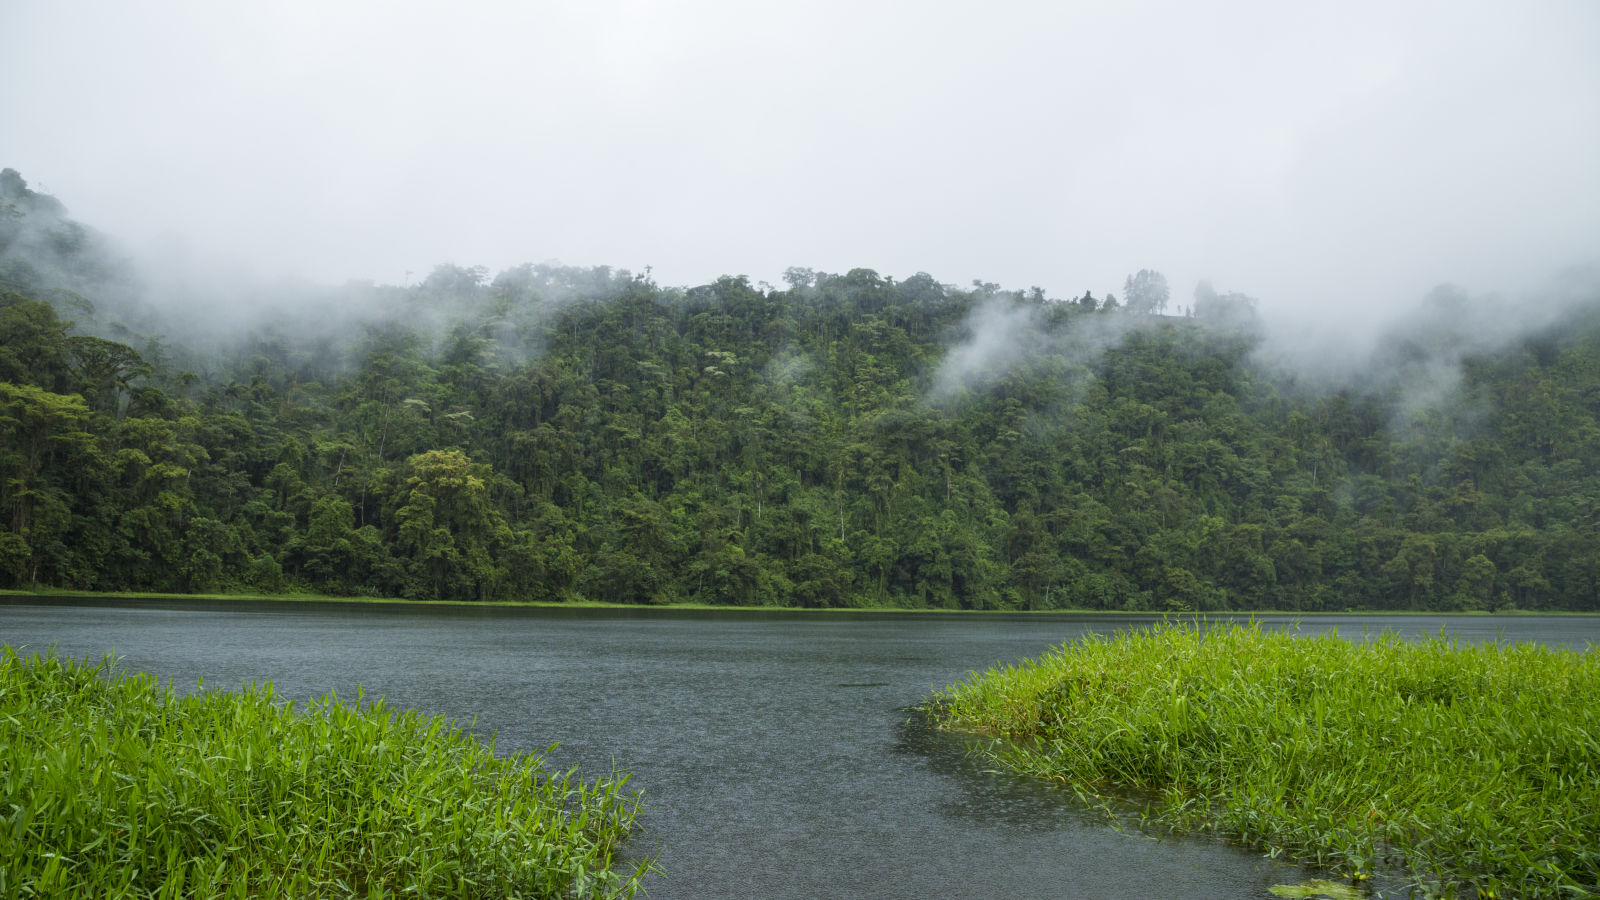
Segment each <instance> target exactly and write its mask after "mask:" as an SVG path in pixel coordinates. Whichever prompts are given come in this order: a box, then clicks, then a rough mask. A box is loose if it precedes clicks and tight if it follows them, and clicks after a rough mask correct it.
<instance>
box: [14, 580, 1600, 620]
mask: <svg viewBox="0 0 1600 900" xmlns="http://www.w3.org/2000/svg"><path fill="white" fill-rule="evenodd" d="M6 598H13V599H18V600H23V601H33V600H38V601H50V600H118V601H140V600H162V601H178V602H184V601H195V602H208V603H228V602H232V601H238V602H251V603H256V602H283V603H348V604H369V605H385V606H419V607H430V606H444V607H457V608H485V607H510V608H524V609H622V610H680V611H689V612H710V611H715V612H764V613H772V612H776V613H785V614H787V613H801V614H808V615H809V614H828V613H840V614H851V613H895V614H904V615H937V616H991V615H1017V614H1026V615H1030V616H1055V617H1060V618H1074V617H1085V616H1087V617H1101V616H1116V617H1118V618H1131V619H1139V618H1145V619H1150V620H1152V621H1157V620H1159V621H1171V620H1175V619H1189V618H1192V619H1197V620H1198V619H1207V618H1211V619H1214V618H1226V617H1230V616H1232V617H1236V618H1254V617H1260V616H1292V617H1294V618H1297V619H1316V618H1321V617H1329V616H1352V615H1354V616H1361V617H1363V618H1368V617H1372V618H1382V617H1389V616H1393V617H1417V616H1426V617H1428V618H1431V619H1458V618H1484V617H1494V616H1518V617H1535V616H1544V617H1566V616H1588V617H1600V612H1579V611H1573V610H1531V609H1517V608H1515V607H1504V608H1501V609H1498V610H1496V611H1494V612H1489V611H1487V610H1474V611H1470V612H1460V611H1451V612H1418V611H1416V610H1405V609H1326V610H1293V609H1283V610H1278V609H1254V610H1251V609H1240V610H1222V611H1217V612H1213V613H1172V612H1156V611H1139V612H1126V611H1123V610H1115V609H1069V608H1060V609H948V608H943V607H939V608H923V607H911V606H892V605H891V606H882V605H872V604H871V603H867V602H865V601H863V602H862V603H861V604H859V605H845V606H826V607H807V606H739V605H737V604H729V603H700V602H696V601H692V600H676V601H673V602H671V603H613V602H611V601H608V600H590V599H572V600H559V601H549V600H406V599H404V598H401V597H368V596H355V597H349V596H334V595H332V594H292V593H291V594H250V593H240V594H219V593H211V594H172V593H156V592H141V591H80V590H73V589H70V588H51V587H40V588H28V589H18V588H0V599H6Z"/></svg>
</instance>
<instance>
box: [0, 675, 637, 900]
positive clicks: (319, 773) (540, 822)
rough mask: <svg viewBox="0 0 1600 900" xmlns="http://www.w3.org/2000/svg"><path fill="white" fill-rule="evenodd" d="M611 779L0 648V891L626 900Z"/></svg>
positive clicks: (327, 703)
mask: <svg viewBox="0 0 1600 900" xmlns="http://www.w3.org/2000/svg"><path fill="white" fill-rule="evenodd" d="M626 782H627V778H626V777H625V776H624V777H615V778H610V779H602V780H598V781H593V782H589V783H584V782H583V781H581V780H580V779H579V778H578V777H577V776H576V774H575V773H574V772H571V771H568V772H550V771H547V770H545V769H544V768H543V767H542V766H541V759H540V757H539V756H537V755H533V756H518V757H512V758H501V757H497V756H496V755H495V753H494V749H493V747H492V746H491V745H486V744H484V743H481V742H479V741H478V740H476V739H474V738H473V737H472V736H470V735H468V734H466V733H464V732H462V731H460V730H459V729H457V728H456V727H454V726H453V725H451V724H450V723H449V722H448V721H447V720H445V719H443V718H438V717H435V718H427V717H423V716H421V715H418V714H416V713H413V712H397V711H394V710H391V709H389V708H387V707H385V706H384V705H383V703H382V702H381V701H380V702H376V703H363V702H361V700H360V698H358V699H357V701H356V702H355V703H354V704H347V703H342V702H340V701H339V700H338V699H337V698H335V697H333V696H331V695H330V696H329V697H327V698H324V699H321V700H317V701H313V702H311V703H310V704H307V705H306V706H305V707H304V708H301V709H297V708H296V706H295V704H294V703H293V702H282V701H280V700H279V699H278V698H276V697H275V696H274V695H273V691H272V687H271V685H268V686H267V687H264V688H256V687H248V688H245V689H244V690H242V691H238V692H208V693H196V694H191V695H188V696H177V695H175V694H174V692H173V690H172V688H171V687H170V686H168V687H165V688H163V687H161V686H160V685H159V684H158V682H157V681H156V679H155V678H153V677H152V676H149V675H127V674H124V673H121V672H119V671H117V670H116V669H115V668H114V666H113V664H112V662H111V661H110V660H105V661H102V662H100V663H99V664H89V663H88V662H83V663H79V662H74V661H71V660H62V659H59V658H57V657H56V656H55V655H54V654H53V653H51V654H47V655H45V656H42V657H41V656H31V657H29V658H26V659H24V658H21V657H19V656H18V654H17V653H16V652H15V651H14V650H12V649H11V648H10V647H5V648H4V649H3V654H0V897H3V898H14V897H160V898H182V897H196V898H199V897H240V898H242V897H285V896H292V897H389V896H396V895H406V896H420V897H496V898H499V897H626V896H631V895H633V894H634V893H635V891H636V890H637V889H638V884H639V879H640V877H641V876H642V875H643V874H644V872H645V871H646V870H648V868H649V864H648V863H640V864H634V865H631V866H629V865H623V864H621V863H620V862H619V861H618V859H617V856H616V854H617V852H618V845H619V842H620V841H621V840H622V839H623V838H624V837H625V836H626V835H627V834H628V831H629V829H630V827H631V825H632V824H633V822H634V820H635V816H636V815H637V812H638V804H637V797H636V796H635V795H634V794H632V793H631V792H628V791H627V790H626Z"/></svg>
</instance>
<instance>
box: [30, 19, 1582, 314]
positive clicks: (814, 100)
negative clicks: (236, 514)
mask: <svg viewBox="0 0 1600 900" xmlns="http://www.w3.org/2000/svg"><path fill="white" fill-rule="evenodd" d="M0 31H3V32H4V33H5V35H6V37H5V45H6V49H5V52H4V54H0V166H9V167H12V168H16V169H18V170H19V171H21V172H22V174H23V176H24V177H25V178H27V179H28V180H29V182H30V184H31V185H32V186H33V187H34V188H36V189H41V190H44V191H47V192H50V193H53V194H55V195H56V196H58V197H59V198H60V199H61V200H62V201H63V202H65V203H66V204H67V206H68V208H69V209H70V211H71V213H72V214H73V215H74V216H75V217H76V218H78V219H80V220H82V221H84V222H87V223H88V224H91V225H94V226H96V227H99V228H100V229H101V230H103V231H107V232H110V233H111V234H112V235H114V236H116V237H118V238H119V239H121V240H123V241H124V242H126V243H127V245H128V246H130V247H131V248H133V249H136V250H144V249H148V248H152V247H154V248H165V252H169V253H170V252H173V251H174V249H175V248H177V249H179V250H184V252H188V253H190V254H192V255H194V256H198V257H210V256H212V255H223V256H227V257H232V258H235V259H240V260H244V261H247V262H248V263H249V264H250V265H251V266H253V267H254V268H255V269H256V270H258V271H260V272H262V273H263V274H277V273H280V272H289V273H296V274H300V275H305V276H309V277H311V278H314V279H317V280H321V281H331V282H342V281H345V280H348V279H372V280H376V281H379V282H388V283H399V282H401V281H403V280H405V279H406V277H407V273H408V272H409V273H411V276H410V277H411V279H412V280H416V279H418V278H420V277H422V276H423V275H424V274H426V272H427V271H428V270H429V269H431V268H432V267H433V266H434V265H435V264H437V263H441V262H454V263H457V264H460V265H475V264H481V265H485V266H487V267H489V269H490V270H491V272H492V271H497V270H498V269H500V268H503V267H506V266H510V265H515V264H517V263H521V262H544V261H550V260H560V261H562V262H565V263H568V264H573V265H611V266H615V267H619V268H626V269H630V270H632V271H635V272H638V271H642V270H643V269H644V268H645V267H646V266H650V267H653V273H654V277H655V278H656V280H657V281H658V282H660V283H662V284H666V285H692V284H698V283H702V282H705V281H709V280H711V279H714V278H715V277H717V276H718V275H722V274H744V275H748V276H750V277H751V278H752V279H753V280H755V281H763V280H765V281H769V282H772V283H774V284H781V274H782V272H783V270H784V269H785V268H787V267H789V266H807V267H811V268H815V269H819V270H824V271H830V272H843V271H846V270H848V269H851V268H854V267H857V266H865V267H868V268H873V269H876V270H878V271H879V272H880V273H881V274H884V275H888V276H894V277H896V278H904V277H906V276H909V275H912V274H914V273H916V272H918V271H926V272H928V273H930V274H932V275H933V276H934V277H936V278H938V279H939V280H941V281H944V282H946V283H954V284H961V285H965V284H968V283H970V282H971V281H972V280H973V279H982V280H984V281H992V282H998V283H1000V284H1001V285H1002V286H1004V287H1008V288H1026V287H1029V286H1032V285H1039V286H1042V287H1044V288H1045V289H1046V290H1047V291H1048V292H1049V293H1050V294H1051V295H1053V296H1063V297H1064V296H1068V295H1077V294H1081V293H1082V292H1083V291H1084V290H1085V289H1091V290H1093V291H1094V292H1095V294H1096V295H1097V296H1099V295H1103V294H1104V292H1105V291H1107V290H1113V291H1116V292H1117V293H1119V294H1120V293H1121V289H1122V281H1123V278H1124V277H1125V276H1126V275H1127V274H1128V273H1130V272H1132V271H1135V270H1137V269H1140V268H1154V269H1158V270H1161V271H1163V272H1165V273H1166V274H1167V276H1168V279H1169V280H1170V282H1171V284H1172V286H1173V295H1174V297H1173V299H1174V303H1175V304H1187V303H1188V302H1189V300H1190V296H1191V292H1192V289H1193V286H1194V284H1195V282H1196V280H1198V279H1200V278H1209V279H1211V280H1212V281H1213V282H1214V283H1215V285H1216V286H1217V287H1218V288H1219V289H1222V290H1238V291H1243V292H1246V293H1249V294H1252V295H1255V296H1257V297H1259V298H1261V300H1262V304H1263V308H1264V309H1269V310H1274V311H1277V310H1283V309H1293V310H1321V311H1322V312H1323V314H1325V315H1330V317H1332V318H1335V319H1337V318H1348V317H1349V310H1350V309H1352V308H1354V309H1356V310H1358V311H1360V312H1361V313H1362V314H1368V313H1370V312H1372V311H1376V310H1382V309H1384V308H1392V307H1394V306H1396V305H1397V304H1398V305H1405V306H1410V305H1413V304H1414V303H1415V302H1416V300H1417V298H1419V297H1420V296H1421V295H1422V294H1423V293H1424V292H1426V291H1427V290H1428V289H1429V288H1430V287H1432V286H1434V285H1435V284H1438V283H1440V282H1443V281H1451V282H1455V283H1458V284H1461V285H1463V286H1465V287H1467V288H1468V289H1471V290H1474V291H1492V290H1504V291H1511V292H1515V291H1517V290H1519V289H1521V288H1525V287H1530V286H1533V285H1536V284H1538V283H1540V282H1542V281H1544V280H1545V279H1546V278H1547V277H1548V276H1549V275H1551V274H1552V273H1553V272H1554V271H1556V270H1557V269H1560V268H1562V267H1564V266H1569V265H1573V264H1582V263H1594V262H1597V261H1600V3H1597V2H1594V0H1570V2H1558V0H1527V2H1516V0H1500V2H1492V3H1480V2H1463V0H1451V2H1437V3H1420V2H1418V3H1408V2H1394V0H1385V2H1375V3H1369V2H1351V0H1341V2H1336V3H1335V2H1329V3H1320V4H1312V3H1298V2H1281V0H1271V2H1260V3H1253V2H1226V3H1189V2H1169V3H1120V2H1119V3H1110V2H1107V3H1061V2H1034V3H1007V2H989V3H978V2H974V0H967V2H961V3H950V2H928V0H922V2H904V3H898V2H896V3H890V2H881V3H874V2H869V0H854V2H833V0H806V2H774V3H765V2H748V0H747V2H709V0H707V2H659V3H652V2H627V0H584V2H571V3H567V2H561V3H540V2H510V0H506V2H488V0H456V2H451V3H415V2H393V0H384V2H344V0H341V2H325V0H312V2H301V0H273V2H270V3H268V2H256V3H243V2H240V3H233V2H226V3H220V2H214V0H197V2H140V0H118V2H78V0H37V2H35V0H0ZM1335 310H1337V311H1339V312H1338V313H1337V315H1333V313H1332V311H1335Z"/></svg>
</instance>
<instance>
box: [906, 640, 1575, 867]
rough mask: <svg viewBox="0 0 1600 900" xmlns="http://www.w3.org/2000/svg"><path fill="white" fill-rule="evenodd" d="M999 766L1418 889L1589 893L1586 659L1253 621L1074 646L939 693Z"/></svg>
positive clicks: (1154, 818)
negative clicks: (1130, 798) (1123, 797)
mask: <svg viewBox="0 0 1600 900" xmlns="http://www.w3.org/2000/svg"><path fill="white" fill-rule="evenodd" d="M927 708H928V710H929V711H930V712H931V714H932V715H933V717H934V719H935V721H937V722H938V723H940V724H941V726H942V727H946V728H951V729H960V730H967V731H974V732H979V733H986V734H990V735H996V736H1001V737H1004V738H1009V739H1010V740H1005V741H998V742H996V743H995V744H993V745H992V747H991V751H990V752H991V753H993V754H994V755H995V756H996V757H997V758H998V759H999V760H1000V761H1002V762H1003V763H1004V764H1006V765H1007V766H1008V767H1010V768H1012V769H1014V770H1017V771H1021V772H1024V773H1030V774H1034V775H1040V776H1045V777H1049V778H1054V779H1059V780H1062V781H1065V782H1067V783H1068V784H1070V785H1072V786H1073V787H1074V788H1075V789H1077V790H1078V792H1079V793H1080V795H1082V796H1089V795H1091V794H1094V795H1098V794H1100V793H1102V792H1106V791H1111V790H1117V789H1124V790H1126V789H1132V790H1134V791H1137V792H1141V793H1143V794H1144V796H1146V797H1148V798H1150V799H1149V800H1148V806H1147V808H1146V811H1145V814H1146V816H1148V817H1149V821H1151V822H1152V823H1153V824H1156V825H1158V826H1162V827H1166V828H1171V829H1174V830H1179V831H1211V832H1215V833H1218V834H1221V835H1224V836H1226V837H1228V838H1230V839H1233V840H1237V841H1240V842H1242V843H1245V844H1247V845H1251V846H1257V847H1262V848H1266V849H1267V850H1268V851H1269V852H1271V853H1273V854H1275V855H1284V856H1288V857H1291V858H1293V859H1296V860H1298V861H1300V862H1304V863H1309V864H1314V865H1318V866H1323V867H1327V868H1330V869H1334V870H1341V871H1344V872H1346V873H1347V874H1349V875H1350V876H1352V877H1354V878H1356V879H1358V880H1359V879H1362V878H1365V877H1368V876H1370V875H1372V874H1374V873H1382V874H1385V875H1395V876H1398V877H1401V878H1405V879H1407V880H1408V881H1409V882H1410V884H1411V885H1412V886H1416V887H1419V888H1422V889H1423V890H1424V891H1425V892H1426V893H1428V894H1430V895H1436V894H1442V895H1444V896H1471V895H1474V894H1475V895H1477V896H1484V897H1489V896H1497V895H1498V896H1518V897H1558V896H1559V897H1582V896H1594V895H1595V894H1596V893H1597V891H1600V888H1597V885H1600V656H1597V654H1596V653H1594V652H1593V651H1592V650H1591V651H1590V652H1587V653H1576V652H1573V651H1570V650H1565V649H1551V648H1547V647H1543V646H1536V645H1516V646H1510V647H1496V646H1488V645H1484V646H1477V645H1462V644H1459V643H1457V642H1456V641H1455V640H1454V639H1451V638H1447V637H1444V636H1442V635H1441V636H1438V637H1428V638H1425V639H1423V640H1419V641H1407V640H1402V639H1401V638H1399V637H1397V636H1394V635H1392V634H1384V635H1382V636H1379V637H1377V638H1376V639H1374V640H1369V641H1363V642H1359V643H1353V642H1350V641H1347V640H1343V639H1341V638H1339V637H1338V636H1337V635H1336V634H1331V633H1330V634H1325V635H1322V636H1318V637H1307V636H1300V635H1291V634H1283V633H1269V632H1263V631H1262V630H1261V629H1260V628H1259V627H1257V626H1250V627H1243V626H1239V625H1233V626H1230V627H1222V626H1218V627H1214V628H1209V629H1201V628H1199V627H1196V626H1193V625H1189V626H1180V625H1171V624H1163V625H1160V626H1158V627H1156V628H1155V629H1153V630H1150V631H1144V632H1137V633H1124V634H1119V635H1117V636H1116V637H1114V638H1106V637H1101V636H1092V635H1091V636H1088V637H1085V638H1083V639H1082V640H1080V641H1078V642H1076V643H1073V644H1068V645H1065V646H1063V647H1061V648H1058V649H1056V650H1054V651H1052V652H1050V653H1049V654H1047V655H1045V656H1043V657H1041V658H1040V659H1038V660H1034V661H1030V662H1027V663H1024V664H1022V665H1018V666H1003V667H997V668H994V669H991V670H989V671H988V672H987V673H984V674H983V675H977V674H974V675H973V676H972V677H970V678H969V679H967V680H966V681H964V682H962V683H959V684H956V685H953V686H951V687H948V688H946V689H944V690H943V691H941V692H939V693H937V694H936V695H935V696H934V698H933V699H932V700H931V701H930V702H929V704H927Z"/></svg>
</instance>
